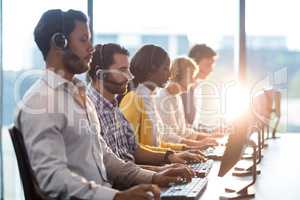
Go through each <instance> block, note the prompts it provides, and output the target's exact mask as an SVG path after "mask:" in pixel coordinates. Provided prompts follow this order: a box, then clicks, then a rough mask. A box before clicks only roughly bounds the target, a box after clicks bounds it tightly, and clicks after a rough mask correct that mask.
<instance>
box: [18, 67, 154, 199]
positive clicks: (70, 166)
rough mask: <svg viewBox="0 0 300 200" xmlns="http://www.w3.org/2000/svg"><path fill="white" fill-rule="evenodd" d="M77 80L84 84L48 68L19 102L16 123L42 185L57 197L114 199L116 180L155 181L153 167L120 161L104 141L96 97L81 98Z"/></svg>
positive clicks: (125, 182)
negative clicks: (143, 167)
mask: <svg viewBox="0 0 300 200" xmlns="http://www.w3.org/2000/svg"><path fill="white" fill-rule="evenodd" d="M77 84H81V85H83V83H80V81H79V80H76V79H74V81H73V82H70V81H67V80H66V79H63V78H62V77H60V76H59V75H57V74H55V73H54V72H52V71H50V70H46V73H45V74H44V75H43V76H42V78H41V79H39V80H38V81H37V82H36V83H35V84H34V85H33V86H32V87H31V88H30V89H29V91H28V92H27V93H26V95H25V97H24V99H23V101H22V102H21V103H22V105H21V104H19V111H18V114H17V118H16V121H15V125H16V127H17V128H18V129H19V130H20V131H21V132H22V134H23V136H24V141H25V146H26V150H27V153H28V157H29V160H30V163H31V166H32V169H33V172H34V174H35V176H36V178H37V181H38V183H39V186H40V187H41V189H42V191H43V192H45V194H46V195H47V196H48V197H52V198H55V199H56V198H58V197H60V199H70V198H71V197H76V198H78V199H95V200H96V199H97V200H101V199H103V200H111V199H113V198H114V196H115V194H116V192H118V191H117V190H114V189H112V188H111V184H112V183H114V184H116V185H120V186H125V187H130V186H131V185H133V184H138V183H151V180H152V175H153V172H150V171H147V170H143V169H140V168H139V167H138V166H136V165H135V164H134V163H132V162H124V161H122V160H121V159H119V158H117V156H116V155H115V154H114V153H113V152H112V151H111V149H110V148H109V147H108V146H107V145H106V143H105V141H104V140H103V138H102V137H101V134H100V131H101V128H100V124H99V120H98V117H97V114H96V111H95V108H94V106H93V103H92V102H91V101H90V100H89V98H88V97H86V103H85V104H86V105H85V107H84V106H82V104H80V103H78V102H79V100H78V98H79V96H78V95H79V90H78V85H77ZM81 88H83V89H84V87H81ZM80 90H81V89H80ZM81 91H82V90H81ZM83 92H84V91H83ZM83 95H84V93H83Z"/></svg>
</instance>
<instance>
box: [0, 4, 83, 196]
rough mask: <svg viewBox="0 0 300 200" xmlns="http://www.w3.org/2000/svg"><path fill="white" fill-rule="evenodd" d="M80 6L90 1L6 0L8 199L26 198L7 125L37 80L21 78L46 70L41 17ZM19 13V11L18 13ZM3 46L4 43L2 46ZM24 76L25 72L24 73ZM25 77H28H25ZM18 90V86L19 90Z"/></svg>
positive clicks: (5, 167) (5, 165)
mask: <svg viewBox="0 0 300 200" xmlns="http://www.w3.org/2000/svg"><path fill="white" fill-rule="evenodd" d="M53 8H60V9H62V10H67V9H77V10H81V11H83V12H85V13H87V2H86V1H81V0H73V1H59V0H45V1H33V0H26V1H20V0H3V10H2V11H3V12H1V13H2V15H3V77H4V80H3V83H4V84H3V86H2V87H3V112H2V113H3V115H2V116H3V134H2V150H3V171H4V172H5V173H4V177H3V179H4V182H5V184H4V195H5V196H4V198H5V199H23V198H24V197H23V193H22V189H21V188H22V187H21V184H20V179H19V176H18V168H17V163H16V159H15V155H14V150H13V147H12V143H11V141H10V137H9V135H8V132H7V128H8V127H9V126H10V125H11V124H12V123H13V119H14V113H15V108H16V103H17V102H18V101H19V99H20V98H21V97H22V96H23V94H24V93H25V91H26V90H27V89H28V88H29V87H30V86H31V84H32V83H33V82H34V81H35V80H36V79H37V76H36V75H34V76H29V77H27V78H26V79H24V80H23V81H22V83H21V84H20V85H18V86H21V87H20V88H19V89H18V86H17V85H16V82H17V80H20V79H21V78H22V74H23V73H24V72H25V70H27V71H26V73H27V72H28V70H29V69H43V68H44V64H43V60H42V55H41V53H40V52H39V50H38V48H37V46H36V45H35V43H34V39H33V30H34V27H35V26H36V24H37V22H38V20H39V18H40V16H41V14H42V13H44V12H45V11H46V10H48V9H53ZM16 13H17V14H16ZM1 46H2V45H1ZM23 75H24V74H23ZM23 77H24V76H23ZM15 89H18V90H17V91H15Z"/></svg>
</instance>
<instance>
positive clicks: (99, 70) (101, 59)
mask: <svg viewBox="0 0 300 200" xmlns="http://www.w3.org/2000/svg"><path fill="white" fill-rule="evenodd" d="M104 46H105V44H103V45H101V47H100V49H99V65H98V66H97V70H96V76H97V77H98V79H101V80H105V79H107V77H108V74H107V73H104V71H103V67H104V55H103V50H104ZM101 65H102V66H101Z"/></svg>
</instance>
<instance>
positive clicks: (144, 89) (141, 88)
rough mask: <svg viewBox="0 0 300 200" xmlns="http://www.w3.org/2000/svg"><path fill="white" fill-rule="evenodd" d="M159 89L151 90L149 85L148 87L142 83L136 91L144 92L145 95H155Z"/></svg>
mask: <svg viewBox="0 0 300 200" xmlns="http://www.w3.org/2000/svg"><path fill="white" fill-rule="evenodd" d="M156 91H157V89H154V90H150V89H149V88H148V87H146V86H145V85H144V84H142V83H140V84H139V85H138V86H137V88H136V92H137V93H138V94H143V95H155V94H156Z"/></svg>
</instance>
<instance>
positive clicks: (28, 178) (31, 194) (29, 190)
mask: <svg viewBox="0 0 300 200" xmlns="http://www.w3.org/2000/svg"><path fill="white" fill-rule="evenodd" d="M9 134H10V137H11V140H12V143H13V146H14V149H15V152H16V157H17V162H18V167H19V172H20V176H21V181H22V185H23V190H24V195H25V200H46V199H49V198H47V197H46V196H45V195H44V194H43V192H42V191H41V189H40V187H39V185H38V182H37V180H36V177H35V175H34V173H33V170H32V168H31V165H30V162H29V158H28V155H27V151H26V147H25V143H24V138H23V135H22V133H21V132H20V131H19V130H18V129H17V128H16V127H12V128H11V129H9Z"/></svg>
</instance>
